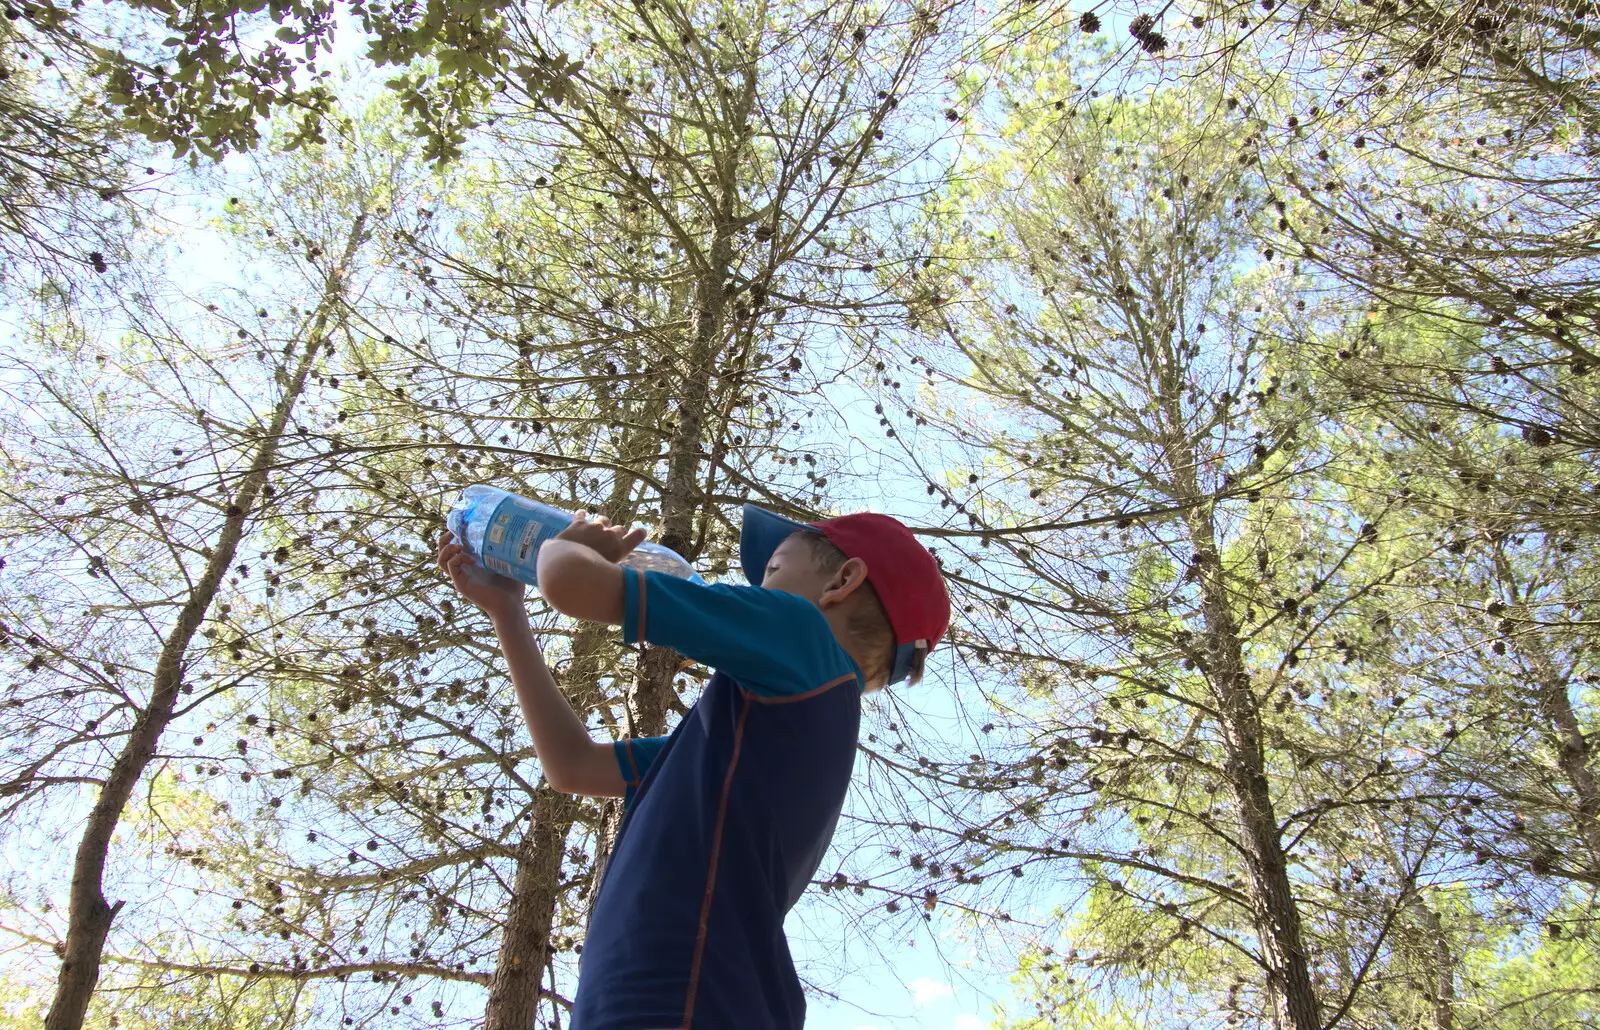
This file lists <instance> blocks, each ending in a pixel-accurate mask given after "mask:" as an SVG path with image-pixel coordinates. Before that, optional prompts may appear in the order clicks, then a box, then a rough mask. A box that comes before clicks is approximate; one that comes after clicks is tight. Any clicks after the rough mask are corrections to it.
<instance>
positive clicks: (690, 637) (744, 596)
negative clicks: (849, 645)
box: [623, 573, 861, 697]
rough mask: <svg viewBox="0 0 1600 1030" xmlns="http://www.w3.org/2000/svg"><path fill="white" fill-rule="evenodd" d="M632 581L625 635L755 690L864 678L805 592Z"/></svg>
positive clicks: (773, 692)
mask: <svg viewBox="0 0 1600 1030" xmlns="http://www.w3.org/2000/svg"><path fill="white" fill-rule="evenodd" d="M636 579H637V582H635V580H636ZM627 581H628V586H629V590H628V595H629V596H628V604H627V607H626V609H625V615H626V616H627V618H626V619H625V622H624V626H623V633H624V639H627V640H629V641H633V640H645V641H648V642H650V643H655V644H664V645H666V646H669V647H671V648H673V649H674V650H676V651H678V652H679V653H680V654H683V655H684V656H685V657H688V658H691V659H693V660H695V661H697V662H700V663H702V664H704V665H707V666H710V667H711V668H713V669H716V670H719V671H721V672H725V673H727V674H728V676H729V677H731V678H732V679H733V680H735V681H736V682H737V683H738V684H739V685H740V686H742V687H744V688H745V689H747V690H749V691H750V692H751V693H754V694H756V695H758V696H764V697H773V696H783V697H792V696H795V695H800V694H807V693H810V692H812V691H814V690H816V689H817V688H819V687H822V686H824V685H827V684H836V683H838V682H840V681H845V682H848V681H849V680H850V679H855V680H857V681H858V682H859V681H860V678H861V670H860V668H859V667H858V666H857V665H856V663H855V660H854V659H852V658H851V657H850V655H849V653H848V652H847V651H846V650H845V648H844V646H843V645H842V644H841V643H840V642H839V639H838V638H837V637H836V636H835V635H834V632H833V627H832V625H831V624H829V622H828V620H827V618H826V617H825V616H824V615H823V614H822V610H821V609H819V608H818V607H817V606H816V605H815V604H813V603H812V602H811V601H810V600H808V599H806V598H804V597H801V596H799V595H797V594H790V593H785V592H784V591H781V590H768V589H765V588H762V587H752V586H744V585H738V584H730V583H717V584H710V585H708V584H705V583H694V582H691V581H688V580H682V579H677V578H675V577H672V576H666V575H663V574H661V573H647V574H645V575H643V576H640V577H635V576H629V577H627Z"/></svg>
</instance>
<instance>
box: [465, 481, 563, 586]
mask: <svg viewBox="0 0 1600 1030" xmlns="http://www.w3.org/2000/svg"><path fill="white" fill-rule="evenodd" d="M571 522H572V516H570V515H568V514H567V513H566V512H563V511H558V510H557V509H555V508H552V507H550V506H548V505H544V504H540V503H538V502H537V501H530V500H527V499H525V498H522V497H507V498H504V499H503V500H501V502H500V503H499V504H498V505H496V506H495V509H494V514H493V515H492V516H490V518H489V525H488V527H487V528H486V529H485V530H484V534H483V554H482V555H481V556H480V557H481V558H482V560H483V564H484V565H485V566H486V567H488V568H489V569H492V570H493V571H495V572H498V573H500V574H501V575H502V576H510V577H511V578H513V579H520V580H522V581H524V582H532V581H533V577H534V571H535V569H536V568H537V564H536V563H537V560H538V556H539V546H540V545H541V544H543V543H544V542H545V541H546V540H549V539H550V538H551V537H553V536H555V535H556V534H557V533H559V532H561V531H562V530H563V529H566V528H567V526H568V525H570V524H571Z"/></svg>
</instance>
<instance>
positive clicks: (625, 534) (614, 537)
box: [556, 512, 645, 564]
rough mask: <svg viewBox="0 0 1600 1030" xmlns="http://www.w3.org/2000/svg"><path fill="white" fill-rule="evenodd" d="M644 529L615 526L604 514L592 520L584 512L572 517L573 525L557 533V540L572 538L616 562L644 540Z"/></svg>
mask: <svg viewBox="0 0 1600 1030" xmlns="http://www.w3.org/2000/svg"><path fill="white" fill-rule="evenodd" d="M644 535H645V534H644V530H642V529H623V528H622V527H621V526H613V525H612V524H611V520H610V519H608V518H606V517H605V516H604V515H602V516H600V517H599V518H596V519H594V520H593V521H590V520H589V519H588V518H586V517H585V516H584V515H583V513H582V512H579V513H578V514H577V515H574V516H573V517H572V525H570V526H568V527H567V528H566V529H563V530H562V531H561V532H560V533H557V534H556V539H557V540H571V541H572V542H573V543H577V544H582V545H584V546H585V547H587V548H589V549H591V550H593V551H594V552H595V553H596V554H598V555H600V557H602V558H604V559H605V560H606V561H608V562H611V563H612V564H615V563H617V562H619V561H621V560H622V559H623V558H625V557H627V555H628V552H629V551H631V550H633V549H634V548H635V547H638V546H639V545H640V544H641V543H643V542H644Z"/></svg>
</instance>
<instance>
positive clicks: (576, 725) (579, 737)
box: [494, 544, 626, 798]
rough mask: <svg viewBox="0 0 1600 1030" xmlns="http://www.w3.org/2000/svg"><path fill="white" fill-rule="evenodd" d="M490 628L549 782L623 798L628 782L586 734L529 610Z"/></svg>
mask: <svg viewBox="0 0 1600 1030" xmlns="http://www.w3.org/2000/svg"><path fill="white" fill-rule="evenodd" d="M546 546H549V545H548V544H547V545H546ZM494 632H495V636H497V637H499V639H500V651H501V653H502V654H504V655H505V657H506V665H507V666H508V667H509V669H510V670H511V683H512V686H514V687H515V688H516V691H517V704H518V705H519V706H520V707H521V708H522V718H523V719H524V720H525V721H526V722H527V724H528V732H529V733H531V734H532V735H533V750H534V752H535V753H536V754H537V755H538V756H539V762H540V764H541V765H542V766H543V767H544V777H545V779H546V780H548V781H549V782H550V786H551V787H552V788H554V789H556V790H559V791H561V792H562V793H564V794H584V795H588V796H590V797H606V798H620V797H622V796H623V793H624V791H625V789H626V784H625V783H624V782H623V779H622V771H621V770H620V769H619V768H618V767H617V758H616V753H615V751H614V750H613V749H612V747H611V745H610V744H602V743H599V742H597V741H595V740H594V739H593V738H591V737H590V736H589V729H588V727H586V726H585V725H584V724H583V721H582V720H581V719H579V718H578V713H577V712H575V711H573V710H572V705H571V704H569V703H568V702H567V699H566V697H565V696H563V695H562V693H561V691H560V689H559V688H557V687H556V682H555V679H554V677H552V676H551V675H550V669H549V667H547V666H546V665H545V663H544V656H543V655H542V654H540V653H539V647H538V645H537V644H535V643H534V640H533V630H532V628H531V627H530V626H529V625H528V613H527V612H526V611H524V610H523V608H522V606H521V605H517V606H516V607H515V608H512V609H508V610H506V611H504V612H502V613H500V614H499V615H498V616H496V617H495V619H494Z"/></svg>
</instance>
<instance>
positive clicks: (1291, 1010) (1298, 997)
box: [1188, 493, 1322, 1030]
mask: <svg viewBox="0 0 1600 1030" xmlns="http://www.w3.org/2000/svg"><path fill="white" fill-rule="evenodd" d="M1191 498H1197V493H1191ZM1188 529H1189V537H1190V542H1191V543H1192V544H1193V545H1194V548H1195V553H1196V555H1197V558H1196V565H1197V566H1199V568H1200V584H1201V605H1202V611H1203V618H1204V622H1205V632H1206V656H1205V657H1206V662H1207V664H1208V665H1209V668H1208V669H1207V670H1206V673H1207V676H1208V677H1209V680H1210V683H1211V689H1212V691H1213V693H1214V694H1215V696H1216V698H1217V707H1218V710H1219V711H1220V712H1221V714H1222V732H1223V739H1224V743H1225V746H1226V748H1227V752H1228V763H1227V767H1226V772H1227V775H1228V781H1229V787H1230V788H1231V790H1232V793H1233V797H1234V803H1235V804H1236V805H1237V806H1238V810H1239V828H1240V831H1241V837H1242V842H1243V844H1244V846H1245V852H1246V864H1247V865H1248V866H1249V870H1250V885H1251V897H1252V900H1253V901H1254V904H1255V913H1254V916H1255V924H1256V932H1257V935H1258V936H1259V938H1260V941H1261V950H1262V953H1263V954H1262V958H1263V959H1264V961H1265V963H1266V966H1267V987H1268V994H1269V996H1270V997H1271V1000H1272V1007H1273V1025H1274V1026H1275V1027H1277V1028H1278V1030H1321V1027H1322V1017H1321V1012H1320V1006H1319V1005H1318V1002H1317V995H1316V991H1315V989H1314V988H1313V987H1312V985H1311V972H1310V967H1309V964H1308V962H1307V960H1306V951H1305V944H1304V935H1303V933H1302V930H1301V926H1300V910H1299V907H1298V905H1297V904H1296V902H1295V897H1294V886H1293V884H1292V883H1291V882H1290V880H1289V864H1288V860H1287V857H1286V856H1285V854H1284V851H1283V842H1282V841H1281V839H1280V838H1279V836H1278V817H1277V813H1276V812H1275V811H1274V809H1273V805H1272V794H1271V791H1270V790H1269V787H1268V782H1267V775H1266V764H1265V761H1264V759H1263V756H1262V748H1261V714H1260V706H1259V704H1258V702H1257V699H1256V697H1255V693H1254V691H1252V690H1251V688H1250V680H1249V676H1248V674H1247V673H1246V671H1245V668H1244V660H1243V648H1242V646H1241V644H1240V640H1239V628H1238V625H1237V623H1236V622H1235V621H1234V618H1233V610H1232V608H1231V606H1230V605H1229V603H1228V596H1227V588H1226V585H1225V583H1224V581H1223V572H1222V568H1221V565H1220V563H1219V561H1218V560H1217V555H1218V554H1219V552H1218V550H1217V546H1216V528H1215V526H1214V525H1213V524H1212V522H1211V517H1210V512H1209V508H1207V507H1206V506H1204V505H1199V506H1196V507H1195V508H1192V509H1190V514H1189V516H1188Z"/></svg>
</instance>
